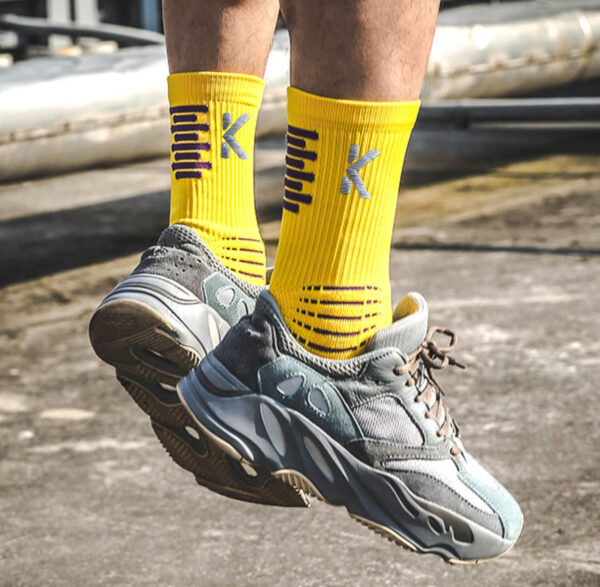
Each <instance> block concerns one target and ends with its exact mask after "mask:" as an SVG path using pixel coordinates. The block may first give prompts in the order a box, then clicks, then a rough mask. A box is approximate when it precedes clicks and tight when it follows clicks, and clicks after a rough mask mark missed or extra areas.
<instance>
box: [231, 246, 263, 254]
mask: <svg viewBox="0 0 600 587" xmlns="http://www.w3.org/2000/svg"><path fill="white" fill-rule="evenodd" d="M225 250H226V251H244V252H245V253H259V254H262V251H261V250H256V249H239V248H237V247H225Z"/></svg>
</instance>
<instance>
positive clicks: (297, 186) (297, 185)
mask: <svg viewBox="0 0 600 587" xmlns="http://www.w3.org/2000/svg"><path fill="white" fill-rule="evenodd" d="M283 183H284V184H285V186H286V187H288V188H290V189H291V190H296V191H297V192H299V191H300V190H301V189H302V182H300V181H293V180H291V179H288V178H287V177H286V178H285V180H284V181H283Z"/></svg>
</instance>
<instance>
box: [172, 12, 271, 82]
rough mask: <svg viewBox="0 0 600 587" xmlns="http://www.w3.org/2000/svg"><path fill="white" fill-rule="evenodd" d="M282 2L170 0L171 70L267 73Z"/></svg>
mask: <svg viewBox="0 0 600 587" xmlns="http://www.w3.org/2000/svg"><path fill="white" fill-rule="evenodd" d="M277 13H278V2H277V0H220V1H216V0H165V1H164V3H163V19H164V26H165V35H166V39H167V55H168V57H169V69H170V71H171V73H183V72H189V71H225V72H232V73H247V74H251V75H255V76H257V77H262V76H263V74H264V71H265V66H266V63H267V57H268V54H269V48H270V46H271V40H272V38H273V31H274V29H275V22H276V20H277Z"/></svg>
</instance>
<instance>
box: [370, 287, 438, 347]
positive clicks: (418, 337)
mask: <svg viewBox="0 0 600 587" xmlns="http://www.w3.org/2000/svg"><path fill="white" fill-rule="evenodd" d="M393 320H394V322H393V324H392V325H391V326H388V327H387V328H383V329H382V330H379V331H378V332H377V333H375V335H374V336H373V338H371V340H370V341H369V345H368V347H367V351H373V350H376V349H382V348H387V347H395V348H398V349H400V350H401V351H402V352H403V353H405V354H407V355H408V354H410V353H412V352H413V351H414V350H415V349H416V348H417V347H418V346H419V345H420V344H421V343H422V342H423V341H424V340H425V336H426V335H427V326H428V322H429V308H428V306H427V302H426V301H425V298H424V297H423V296H422V295H421V294H419V293H416V292H411V293H408V294H406V295H405V296H404V297H403V298H402V299H401V300H400V301H399V302H398V305H397V306H396V309H395V310H394V316H393Z"/></svg>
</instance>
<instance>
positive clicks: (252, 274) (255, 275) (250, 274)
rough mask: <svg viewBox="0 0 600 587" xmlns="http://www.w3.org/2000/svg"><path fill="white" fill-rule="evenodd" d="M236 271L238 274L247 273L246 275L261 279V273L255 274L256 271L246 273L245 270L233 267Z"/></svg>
mask: <svg viewBox="0 0 600 587" xmlns="http://www.w3.org/2000/svg"><path fill="white" fill-rule="evenodd" d="M235 272H236V273H239V274H240V275H247V276H248V277H256V278H257V279H263V276H262V275H257V274H256V273H247V272H246V271H240V270H239V269H235Z"/></svg>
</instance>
